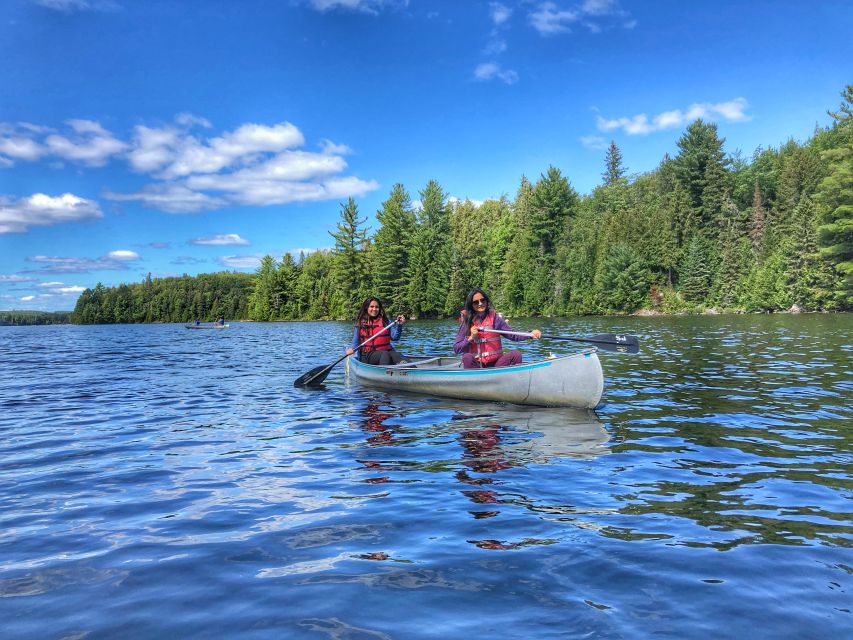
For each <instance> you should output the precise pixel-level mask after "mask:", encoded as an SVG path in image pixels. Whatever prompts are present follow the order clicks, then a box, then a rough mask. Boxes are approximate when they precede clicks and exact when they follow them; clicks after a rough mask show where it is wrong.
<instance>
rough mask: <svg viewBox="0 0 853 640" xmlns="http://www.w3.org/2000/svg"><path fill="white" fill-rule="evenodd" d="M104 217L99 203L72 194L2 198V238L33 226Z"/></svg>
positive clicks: (0, 214)
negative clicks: (5, 234)
mask: <svg viewBox="0 0 853 640" xmlns="http://www.w3.org/2000/svg"><path fill="white" fill-rule="evenodd" d="M102 217H103V213H101V209H100V207H99V206H98V204H97V203H96V202H93V201H92V200H86V199H85V198H80V197H78V196H75V195H74V194H72V193H64V194H62V195H61V196H49V195H46V194H44V193H36V194H34V195H32V196H29V197H28V198H21V199H19V200H13V199H12V198H9V197H7V196H0V235H2V234H4V233H23V232H25V231H27V230H28V229H29V228H30V227H31V226H50V225H54V224H61V223H64V222H81V221H84V220H93V219H96V218H102Z"/></svg>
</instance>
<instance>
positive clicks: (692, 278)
mask: <svg viewBox="0 0 853 640" xmlns="http://www.w3.org/2000/svg"><path fill="white" fill-rule="evenodd" d="M708 254H709V251H708V242H707V241H706V240H704V239H703V238H702V234H701V233H696V234H694V236H693V238H692V239H691V240H690V243H689V244H688V245H687V252H686V253H685V255H684V259H683V262H682V265H681V269H680V277H679V283H680V286H679V289H680V291H681V295H682V296H684V299H685V300H687V301H689V302H698V303H701V302H704V301H705V297H706V296H707V295H708V292H709V291H710V289H711V277H712V273H713V270H712V267H711V264H710V260H709V256H708Z"/></svg>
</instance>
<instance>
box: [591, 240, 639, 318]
mask: <svg viewBox="0 0 853 640" xmlns="http://www.w3.org/2000/svg"><path fill="white" fill-rule="evenodd" d="M602 288H603V291H604V297H605V299H606V300H607V304H608V306H609V308H610V309H611V310H613V311H623V312H628V313H631V312H633V311H636V310H637V309H639V308H640V307H642V306H643V304H644V303H645V302H646V299H647V298H648V294H649V270H648V269H647V268H646V266H645V264H644V263H643V261H642V259H641V258H640V256H639V255H638V254H637V252H636V251H634V250H633V249H632V248H631V247H629V246H628V245H626V244H617V245H614V246H613V247H612V248H611V250H610V252H609V254H608V256H607V259H606V260H605V262H604V277H603V281H602Z"/></svg>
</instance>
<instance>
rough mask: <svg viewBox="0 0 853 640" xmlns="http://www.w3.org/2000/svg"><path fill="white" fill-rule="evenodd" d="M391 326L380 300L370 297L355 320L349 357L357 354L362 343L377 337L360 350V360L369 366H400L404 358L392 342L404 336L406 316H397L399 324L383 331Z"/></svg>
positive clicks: (348, 350)
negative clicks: (357, 349) (357, 348)
mask: <svg viewBox="0 0 853 640" xmlns="http://www.w3.org/2000/svg"><path fill="white" fill-rule="evenodd" d="M388 324H389V322H388V316H386V315H385V309H384V308H383V307H382V302H381V301H380V300H379V298H374V297H372V296H371V297H370V298H368V299H367V300H365V301H364V303H363V304H362V305H361V309H360V310H359V312H358V317H357V318H356V320H355V331H353V334H352V343H351V344H350V347H349V349H347V355H350V354H353V353H355V350H356V347H358V345H360V344H361V343H362V342H364V341H365V340H367V339H368V338H370V337H371V336H376V337H375V338H374V339H373V340H371V341H370V342H368V343H367V344H366V345H364V346H363V347H362V348H361V349H359V353H358V359H359V360H360V361H361V362H366V363H367V364H378V365H383V366H384V365H389V364H400V362H401V361H402V360H403V356H402V355H401V354H400V353H398V352H397V351H395V350H394V348H393V347H392V346H391V341H392V340H393V341H395V342H396V341H397V340H399V339H400V336H401V335H403V325H404V324H406V316H404V315H399V316H397V324H395V325H393V326H392V327H391V328H390V329H388V330H387V331H383V329H385V327H387V326H388Z"/></svg>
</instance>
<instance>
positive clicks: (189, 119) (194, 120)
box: [175, 113, 213, 129]
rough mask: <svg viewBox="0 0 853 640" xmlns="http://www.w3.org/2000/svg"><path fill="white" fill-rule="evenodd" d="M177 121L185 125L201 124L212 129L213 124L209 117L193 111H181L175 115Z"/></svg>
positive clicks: (200, 125)
mask: <svg viewBox="0 0 853 640" xmlns="http://www.w3.org/2000/svg"><path fill="white" fill-rule="evenodd" d="M175 122H177V123H178V124H179V125H181V126H183V127H194V126H199V127H204V128H205V129H210V128H211V127H212V126H213V125H212V124H211V123H210V120H208V119H207V118H202V117H201V116H197V115H194V114H192V113H179V114H178V115H176V116H175Z"/></svg>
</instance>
